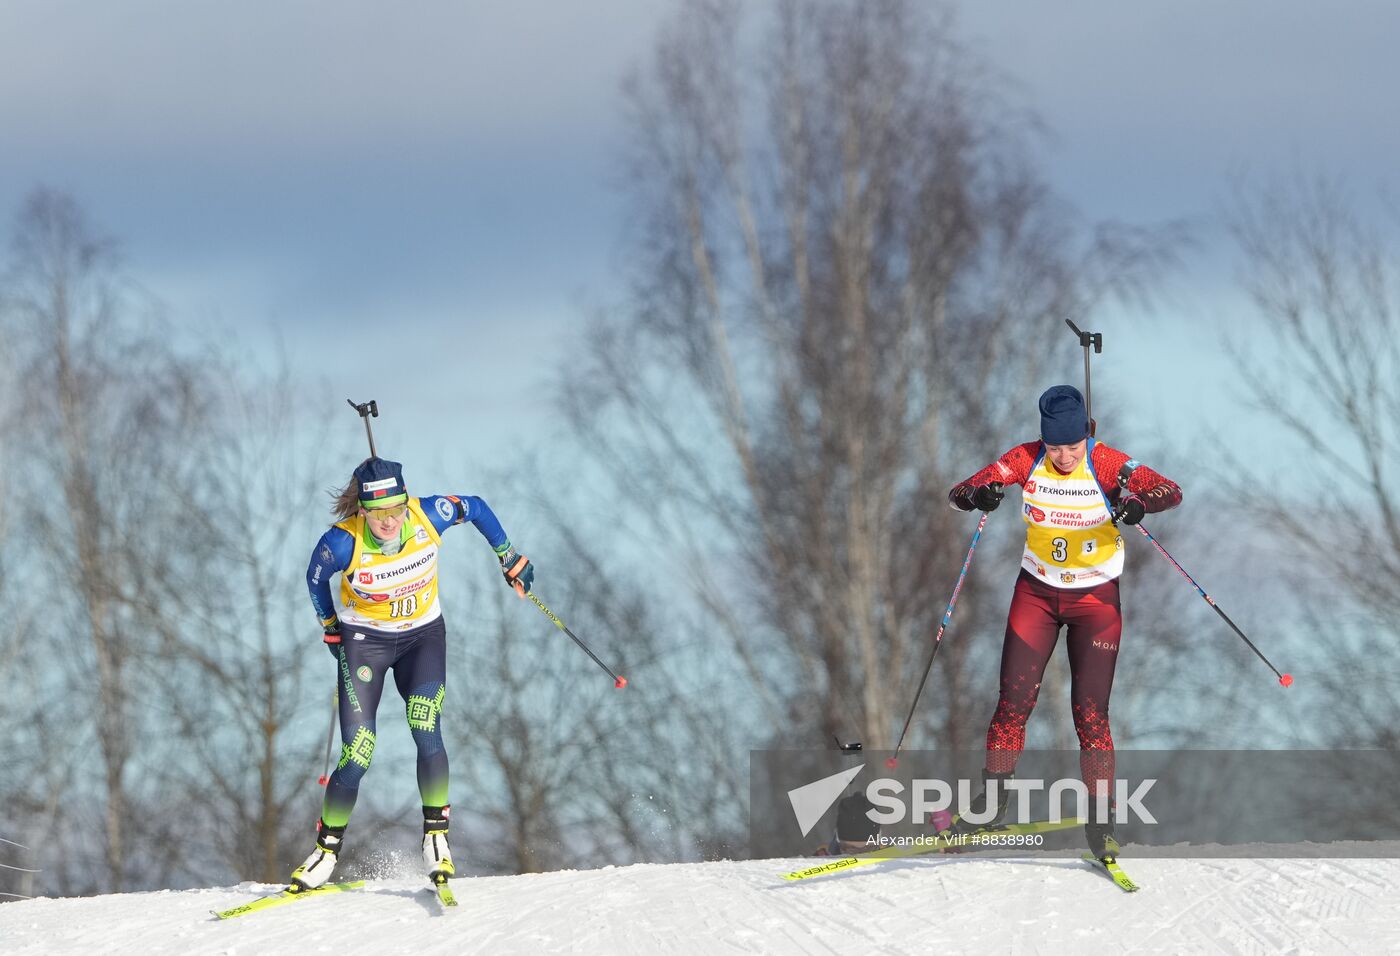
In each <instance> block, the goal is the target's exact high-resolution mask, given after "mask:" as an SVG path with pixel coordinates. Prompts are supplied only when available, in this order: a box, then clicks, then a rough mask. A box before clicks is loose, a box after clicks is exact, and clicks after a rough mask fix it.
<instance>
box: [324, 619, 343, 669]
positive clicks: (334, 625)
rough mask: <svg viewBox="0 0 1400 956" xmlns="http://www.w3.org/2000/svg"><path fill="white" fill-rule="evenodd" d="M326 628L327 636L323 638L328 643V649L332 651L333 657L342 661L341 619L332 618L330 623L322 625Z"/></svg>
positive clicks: (337, 660)
mask: <svg viewBox="0 0 1400 956" xmlns="http://www.w3.org/2000/svg"><path fill="white" fill-rule="evenodd" d="M321 626H322V627H324V628H325V630H326V636H325V637H323V638H321V640H323V641H324V642H325V644H326V650H328V651H330V652H331V657H334V658H335V659H336V662H337V663H339V661H340V621H338V620H334V619H332V621H331V622H330V623H329V624H323V625H321Z"/></svg>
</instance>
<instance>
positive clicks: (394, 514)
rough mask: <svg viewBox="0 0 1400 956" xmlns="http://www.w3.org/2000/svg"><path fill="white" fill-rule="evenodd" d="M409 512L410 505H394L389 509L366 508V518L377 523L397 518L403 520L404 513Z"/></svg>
mask: <svg viewBox="0 0 1400 956" xmlns="http://www.w3.org/2000/svg"><path fill="white" fill-rule="evenodd" d="M407 510H408V505H393V506H392V507H389V508H366V509H365V517H366V518H373V519H375V520H376V521H392V520H393V519H395V518H402V517H403V515H404V512H405V511H407Z"/></svg>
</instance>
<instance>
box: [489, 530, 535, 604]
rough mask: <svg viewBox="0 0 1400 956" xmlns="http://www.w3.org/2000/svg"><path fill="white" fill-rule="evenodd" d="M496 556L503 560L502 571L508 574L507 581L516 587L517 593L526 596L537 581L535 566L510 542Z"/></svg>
mask: <svg viewBox="0 0 1400 956" xmlns="http://www.w3.org/2000/svg"><path fill="white" fill-rule="evenodd" d="M496 557H498V558H499V559H500V561H501V573H502V574H504V575H505V576H506V583H507V584H509V585H510V586H511V587H513V588H515V593H516V594H519V595H520V596H521V597H524V596H525V594H526V592H527V591H529V590H530V589H531V587H532V586H533V585H534V583H535V566H534V565H533V564H531V563H530V559H529V558H527V557H525V555H523V554H521V553H520V552H518V551H516V550H515V546H514V545H512V544H510V543H509V542H507V543H506V547H505V550H504V551H502V552H500V553H499V554H497V555H496Z"/></svg>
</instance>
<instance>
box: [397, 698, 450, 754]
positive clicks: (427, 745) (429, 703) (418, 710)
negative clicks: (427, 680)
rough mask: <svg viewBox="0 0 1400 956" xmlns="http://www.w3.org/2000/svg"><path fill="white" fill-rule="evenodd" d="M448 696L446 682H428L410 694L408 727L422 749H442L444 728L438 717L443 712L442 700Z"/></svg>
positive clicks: (414, 740)
mask: <svg viewBox="0 0 1400 956" xmlns="http://www.w3.org/2000/svg"><path fill="white" fill-rule="evenodd" d="M446 696H447V687H446V686H445V685H444V684H441V683H438V684H426V685H424V686H422V687H419V688H417V689H416V690H415V692H414V693H412V694H409V695H408V708H407V714H408V729H409V730H410V731H411V732H412V733H413V742H414V743H416V744H417V745H418V749H419V750H420V751H427V752H434V751H437V750H441V749H442V728H441V726H440V725H439V722H438V717H439V716H441V714H442V702H443V700H444V699H445V698H446Z"/></svg>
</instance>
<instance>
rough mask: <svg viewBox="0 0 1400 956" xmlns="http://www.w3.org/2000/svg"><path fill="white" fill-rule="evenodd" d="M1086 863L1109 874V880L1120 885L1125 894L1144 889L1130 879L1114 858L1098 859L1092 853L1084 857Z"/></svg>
mask: <svg viewBox="0 0 1400 956" xmlns="http://www.w3.org/2000/svg"><path fill="white" fill-rule="evenodd" d="M1082 859H1083V860H1084V862H1085V863H1089V864H1091V865H1093V866H1094V867H1096V868H1097V869H1098V870H1099V871H1101V872H1103V873H1107V874H1108V877H1109V879H1111V880H1113V882H1114V883H1116V884H1118V888H1119V889H1120V890H1122V891H1123V892H1124V893H1136V892H1137V891H1138V890H1140V889H1142V887H1140V886H1138V885H1137V884H1136V883H1134V882H1133V881H1132V880H1130V879H1128V874H1126V873H1124V872H1123V868H1122V867H1121V866H1119V865H1118V861H1117V859H1115V858H1113V857H1097V856H1094V854H1092V853H1086V854H1084V856H1083V857H1082Z"/></svg>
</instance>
